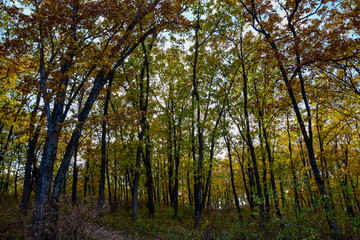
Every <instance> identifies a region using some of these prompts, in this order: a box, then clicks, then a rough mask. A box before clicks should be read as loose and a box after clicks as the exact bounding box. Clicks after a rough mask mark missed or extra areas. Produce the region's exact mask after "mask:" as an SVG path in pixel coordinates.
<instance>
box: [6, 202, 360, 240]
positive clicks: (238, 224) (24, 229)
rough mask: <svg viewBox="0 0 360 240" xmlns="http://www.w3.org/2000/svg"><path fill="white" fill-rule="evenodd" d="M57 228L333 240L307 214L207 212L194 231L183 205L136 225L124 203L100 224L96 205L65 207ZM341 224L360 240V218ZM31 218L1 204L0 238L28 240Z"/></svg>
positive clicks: (322, 221) (122, 235)
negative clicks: (264, 216) (262, 218)
mask: <svg viewBox="0 0 360 240" xmlns="http://www.w3.org/2000/svg"><path fill="white" fill-rule="evenodd" d="M63 204H64V205H63V207H62V208H61V211H60V215H59V223H58V225H57V227H56V231H57V234H58V236H59V239H78V240H103V239H104V240H105V239H106V240H135V239H136V240H155V239H161V240H163V239H164V240H165V239H169V240H170V239H171V240H176V239H179V240H180V239H192V240H193V239H194V240H215V239H219V240H220V239H240V240H241V239H249V240H252V239H254V240H255V239H256V240H260V239H264V240H266V239H302V240H304V239H307V240H309V239H325V240H326V239H330V231H329V227H328V224H327V221H326V217H325V216H324V214H323V211H320V210H309V209H303V210H302V211H301V212H300V213H297V214H295V213H294V212H293V211H292V209H291V208H290V209H288V210H287V211H286V212H285V211H284V212H283V217H282V218H277V217H276V216H275V213H274V212H272V211H271V212H270V216H269V218H268V219H267V220H265V221H260V219H259V217H258V215H257V214H256V212H253V213H251V212H250V211H249V209H246V208H243V209H242V220H239V216H238V214H237V212H236V209H234V208H233V207H231V206H229V207H227V208H224V209H205V210H204V212H203V218H202V221H201V225H200V226H199V227H198V228H196V229H194V226H193V224H194V220H193V209H192V208H190V207H184V206H182V207H181V208H179V212H178V216H177V217H176V218H174V217H173V213H174V212H173V208H171V207H170V206H163V205H157V206H156V213H155V217H149V216H148V213H147V208H146V206H145V204H140V208H139V218H138V220H137V221H136V222H134V221H132V220H131V206H130V205H129V204H122V205H121V206H119V207H118V208H117V209H116V210H114V211H109V209H107V210H106V212H105V214H104V215H103V217H102V218H101V219H99V218H98V217H97V216H96V211H95V210H94V209H96V208H95V207H94V206H95V205H94V204H90V203H87V204H86V205H84V204H79V205H77V206H72V205H71V203H69V202H64V203H63ZM336 220H337V223H338V226H339V229H340V237H341V238H340V239H349V240H350V239H351V240H360V216H356V217H348V216H347V215H346V214H344V213H342V214H341V213H339V214H338V215H337V216H336ZM30 229H31V213H30V211H29V214H28V215H27V216H26V217H23V216H22V215H21V214H19V209H18V204H16V202H15V201H3V199H0V239H1V240H2V239H4V240H5V239H9V240H10V239H24V240H25V239H28V236H29V232H30Z"/></svg>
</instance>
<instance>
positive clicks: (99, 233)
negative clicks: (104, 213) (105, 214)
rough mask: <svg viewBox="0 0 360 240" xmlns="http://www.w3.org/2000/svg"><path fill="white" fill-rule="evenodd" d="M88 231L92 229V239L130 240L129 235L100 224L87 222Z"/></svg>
mask: <svg viewBox="0 0 360 240" xmlns="http://www.w3.org/2000/svg"><path fill="white" fill-rule="evenodd" d="M88 226H89V229H90V230H89V231H92V233H91V238H92V239H94V240H103V239H106V240H130V239H133V238H131V237H128V236H125V235H124V234H123V233H122V232H120V231H118V230H115V229H111V228H108V227H106V226H101V225H99V224H94V223H89V225H88Z"/></svg>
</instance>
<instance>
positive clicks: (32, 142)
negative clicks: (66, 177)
mask: <svg viewBox="0 0 360 240" xmlns="http://www.w3.org/2000/svg"><path fill="white" fill-rule="evenodd" d="M40 98H41V95H40V93H39V94H38V96H37V98H36V104H35V107H34V109H33V111H32V112H31V115H30V131H31V132H33V131H34V133H32V134H31V135H30V137H29V142H28V149H27V157H26V163H25V176H24V188H23V194H22V198H21V204H20V209H21V212H22V213H23V214H24V215H26V214H27V211H28V208H29V202H30V196H31V191H32V188H33V181H32V177H33V176H31V170H32V169H31V166H32V165H35V163H36V155H35V151H36V145H37V142H38V139H39V135H40V125H38V126H37V128H36V129H35V117H36V114H37V112H38V108H39V103H40ZM44 117H45V115H44V114H42V115H41V118H40V121H41V119H43V118H44Z"/></svg>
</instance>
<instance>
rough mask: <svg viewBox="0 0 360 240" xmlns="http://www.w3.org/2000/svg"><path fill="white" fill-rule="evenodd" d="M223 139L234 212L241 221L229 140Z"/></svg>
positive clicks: (225, 137)
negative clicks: (234, 207) (227, 157)
mask: <svg viewBox="0 0 360 240" xmlns="http://www.w3.org/2000/svg"><path fill="white" fill-rule="evenodd" d="M224 139H225V143H226V147H227V150H228V155H229V165H230V180H231V187H232V192H233V195H234V200H235V206H236V210H237V212H238V215H239V219H242V216H241V209H240V203H239V198H238V196H237V193H236V188H235V181H234V172H233V167H232V159H231V145H230V140H229V138H228V137H227V136H226V135H225V136H224Z"/></svg>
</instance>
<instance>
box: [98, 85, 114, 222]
mask: <svg viewBox="0 0 360 240" xmlns="http://www.w3.org/2000/svg"><path fill="white" fill-rule="evenodd" d="M111 83H112V79H111V80H110V82H109V86H108V88H107V91H106V97H105V103H104V112H103V117H104V118H105V117H106V116H107V115H108V108H109V102H110V95H111ZM101 128H102V131H101V168H100V185H99V196H98V205H97V211H98V216H99V217H101V216H102V215H103V206H104V203H105V171H106V165H107V161H108V159H107V154H106V133H107V132H106V131H107V130H106V120H105V119H104V120H103V121H102V123H101Z"/></svg>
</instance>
